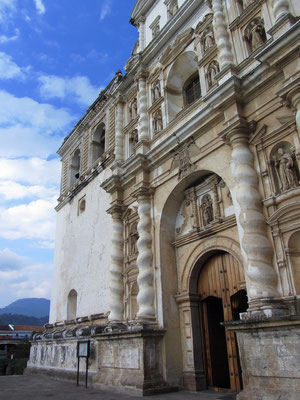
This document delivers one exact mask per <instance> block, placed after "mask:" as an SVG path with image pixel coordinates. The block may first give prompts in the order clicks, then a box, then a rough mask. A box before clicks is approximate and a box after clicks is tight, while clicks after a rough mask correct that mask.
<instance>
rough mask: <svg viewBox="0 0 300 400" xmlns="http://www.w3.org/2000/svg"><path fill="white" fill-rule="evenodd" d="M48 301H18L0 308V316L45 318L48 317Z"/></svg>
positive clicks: (33, 299)
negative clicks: (14, 315) (13, 315)
mask: <svg viewBox="0 0 300 400" xmlns="http://www.w3.org/2000/svg"><path fill="white" fill-rule="evenodd" d="M49 310H50V300H47V299H35V298H32V299H30V298H29V299H19V300H16V301H14V302H13V303H11V304H9V305H8V306H6V307H4V308H0V315H2V314H19V315H27V316H29V317H36V318H40V317H46V316H48V315H49Z"/></svg>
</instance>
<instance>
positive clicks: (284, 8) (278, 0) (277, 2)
mask: <svg viewBox="0 0 300 400" xmlns="http://www.w3.org/2000/svg"><path fill="white" fill-rule="evenodd" d="M271 5H272V11H273V15H274V18H275V20H276V21H278V20H279V19H280V18H282V17H284V16H285V15H287V14H289V2H288V0H271Z"/></svg>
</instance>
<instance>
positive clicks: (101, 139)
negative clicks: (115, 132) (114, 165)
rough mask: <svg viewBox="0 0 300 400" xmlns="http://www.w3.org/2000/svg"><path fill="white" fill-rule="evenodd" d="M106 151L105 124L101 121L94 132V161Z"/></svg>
mask: <svg viewBox="0 0 300 400" xmlns="http://www.w3.org/2000/svg"><path fill="white" fill-rule="evenodd" d="M104 151H105V124H104V122H101V124H100V125H98V127H97V129H96V130H95V132H94V133H93V138H92V163H94V162H95V161H96V160H98V158H99V157H101V156H102V154H103V153H104Z"/></svg>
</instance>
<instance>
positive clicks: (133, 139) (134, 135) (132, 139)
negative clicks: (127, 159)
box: [129, 129, 139, 155]
mask: <svg viewBox="0 0 300 400" xmlns="http://www.w3.org/2000/svg"><path fill="white" fill-rule="evenodd" d="M138 141H139V137H138V130H137V129H134V130H133V131H132V132H131V133H130V135H129V152H130V155H132V154H135V146H136V145H137V143H138Z"/></svg>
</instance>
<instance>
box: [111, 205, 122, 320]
mask: <svg viewBox="0 0 300 400" xmlns="http://www.w3.org/2000/svg"><path fill="white" fill-rule="evenodd" d="M109 213H110V214H111V215H112V250H111V264H110V268H109V273H110V281H109V288H110V314H109V317H108V319H109V320H110V321H122V320H123V261H124V255H123V246H124V240H123V222H122V213H123V212H122V207H121V206H119V205H115V206H113V207H111V209H110V210H109Z"/></svg>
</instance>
